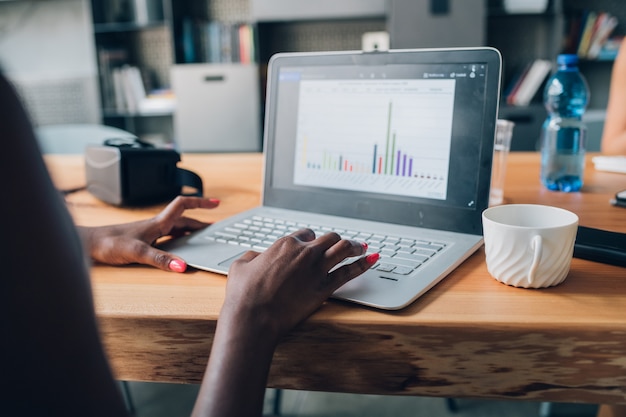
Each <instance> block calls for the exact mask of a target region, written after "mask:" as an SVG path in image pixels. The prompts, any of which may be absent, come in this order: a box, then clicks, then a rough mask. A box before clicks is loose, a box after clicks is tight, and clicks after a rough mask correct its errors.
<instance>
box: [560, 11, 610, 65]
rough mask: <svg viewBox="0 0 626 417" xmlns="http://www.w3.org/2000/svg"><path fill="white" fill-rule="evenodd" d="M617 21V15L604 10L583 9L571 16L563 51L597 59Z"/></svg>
mask: <svg viewBox="0 0 626 417" xmlns="http://www.w3.org/2000/svg"><path fill="white" fill-rule="evenodd" d="M618 23H619V21H618V19H617V17H615V16H614V15H612V14H610V13H608V12H605V11H593V10H584V11H582V12H580V13H578V14H576V15H574V16H572V17H571V18H570V21H569V31H568V37H567V40H566V48H565V51H564V52H565V53H572V54H577V55H578V56H579V57H581V58H585V59H599V57H600V53H601V51H602V50H603V49H604V47H605V45H606V43H607V42H608V40H609V39H610V38H611V35H612V34H613V31H614V30H615V28H616V27H617V24H618Z"/></svg>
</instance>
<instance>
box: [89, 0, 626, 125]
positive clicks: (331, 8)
mask: <svg viewBox="0 0 626 417" xmlns="http://www.w3.org/2000/svg"><path fill="white" fill-rule="evenodd" d="M91 1H92V5H93V9H94V37H95V40H96V47H100V46H110V45H112V46H113V47H115V45H125V47H126V49H127V54H128V62H129V63H130V64H131V65H136V66H137V67H138V68H139V69H140V70H141V73H142V76H143V79H144V81H145V83H146V90H147V91H149V90H150V89H152V88H159V87H160V88H164V87H171V86H172V83H171V73H172V71H174V70H175V67H179V66H185V65H188V64H193V65H194V66H197V65H201V66H202V65H206V66H207V67H206V68H207V69H210V66H211V65H214V66H216V68H220V69H224V68H226V69H227V68H228V66H229V65H232V66H233V67H234V68H236V67H238V66H240V65H252V66H256V70H257V74H258V78H257V79H256V80H255V85H257V86H258V89H259V91H260V94H259V98H260V103H261V104H260V105H261V109H260V113H262V111H263V109H262V105H263V102H264V93H263V88H264V86H265V72H266V64H267V62H268V60H269V57H270V56H271V55H272V54H273V53H276V52H282V51H316V50H346V49H360V47H361V43H360V42H361V35H362V34H363V33H364V32H376V31H382V30H387V31H389V32H390V38H391V41H392V42H391V47H392V48H398V47H432V46H467V45H461V44H459V42H468V39H472V44H473V45H475V44H477V43H482V44H484V45H489V46H494V47H496V48H498V49H499V50H500V51H501V52H502V55H503V61H504V65H503V81H502V91H503V93H504V92H505V90H506V88H507V87H508V85H509V83H511V82H512V81H513V80H514V78H515V77H516V76H517V75H518V74H519V73H520V72H521V71H522V70H523V69H524V68H525V67H526V66H528V65H529V64H530V63H532V62H534V61H535V60H537V59H544V60H548V61H550V62H553V63H554V62H555V61H556V56H557V55H558V54H559V53H561V52H563V51H564V48H565V46H566V40H567V35H568V29H569V25H570V23H571V22H572V21H573V20H574V19H576V18H577V17H580V16H582V14H583V13H584V12H588V11H590V10H593V11H596V12H598V13H599V12H603V11H609V12H610V13H611V15H614V16H615V17H616V18H617V20H618V24H617V26H616V27H615V28H614V31H613V33H614V34H624V33H625V30H624V28H625V27H626V2H623V1H622V0H594V1H592V0H549V1H548V3H547V8H546V9H545V11H542V12H521V13H509V11H507V10H506V9H505V7H504V0H477V1H476V3H471V2H467V1H463V0H456V2H455V0H450V1H448V2H437V1H434V2H433V1H430V0H359V1H356V0H345V1H343V2H342V3H341V5H339V4H335V2H332V1H330V0H325V1H323V2H321V3H320V4H319V7H314V8H312V7H310V5H308V3H306V2H304V0H178V1H176V0H115V1H107V2H105V1H104V0H91ZM129 2H130V3H132V4H134V3H136V2H143V4H148V5H149V6H150V7H151V9H150V10H151V12H150V13H144V14H143V15H144V16H146V15H148V19H145V18H143V19H137V18H136V16H134V15H133V14H132V13H130V14H127V15H124V14H123V13H122V14H121V15H120V14H119V13H118V14H117V16H116V15H115V14H114V15H113V16H114V17H111V13H109V14H108V15H107V14H106V13H103V12H102V10H104V9H107V10H115V5H117V4H118V3H120V4H128V3H129ZM299 2H303V3H302V4H304V6H306V7H304V6H303V7H300V3H299ZM305 3H306V4H305ZM435 3H436V4H440V5H441V4H447V9H446V8H445V7H444V9H441V7H435V8H434V9H433V5H434V4H435ZM470 3H471V6H470V8H471V9H472V10H469V11H468V13H469V12H471V13H472V14H471V16H476V18H471V19H470V18H469V17H468V15H467V13H458V12H459V7H468V6H467V5H468V4H470ZM111 4H114V6H111ZM105 6H106V7H105ZM407 8H410V9H411V10H413V11H411V10H409V9H407ZM416 8H418V9H419V8H422V9H424V12H423V13H422V12H420V13H417V14H418V15H419V19H430V20H425V21H424V24H423V25H418V26H420V27H422V26H424V25H427V24H428V25H430V26H433V25H432V23H433V22H431V20H432V21H437V22H439V23H440V22H442V21H444V22H445V21H446V19H448V20H447V21H448V22H449V23H450V24H436V25H434V27H432V28H431V29H429V30H430V31H431V32H432V33H430V35H429V36H428V37H424V36H423V34H422V35H420V34H416V33H413V32H414V31H415V26H416V25H415V19H414V18H412V19H403V16H413V15H415V10H414V9H416ZM118 9H119V7H118ZM127 9H128V6H127ZM130 10H132V9H130ZM420 10H421V9H420ZM105 11H106V10H105ZM429 13H430V14H433V13H434V14H436V16H435V15H433V16H434V17H433V16H431V17H428V16H429ZM457 14H459V15H461V16H462V17H463V19H462V20H463V21H464V22H468V21H470V20H471V22H470V23H472V24H471V25H467V24H463V25H462V26H461V25H460V24H459V25H457V24H452V19H453V18H454V16H456V15H457ZM107 16H108V17H107ZM120 16H123V18H121V17H120ZM424 16H426V17H424ZM242 24H248V25H250V28H251V32H253V39H254V40H253V41H252V43H251V47H252V49H253V52H252V53H251V56H250V59H249V62H244V63H241V62H239V61H238V60H237V57H231V58H230V62H228V61H229V60H228V59H221V58H220V59H219V61H218V59H217V58H215V52H213V55H212V53H211V52H210V51H211V47H210V45H209V44H210V43H211V42H214V41H215V36H211V35H209V32H210V30H213V31H216V32H221V33H223V32H224V30H225V29H223V27H230V28H231V29H232V28H237V27H238V26H239V25H242ZM211 25H212V26H213V29H210V26H211ZM408 26H411V27H410V28H408V29H407V27H408ZM430 26H429V27H430ZM202 27H204V29H201V28H202ZM217 27H222V29H219V30H218V29H216V28H217ZM451 28H452V29H451ZM437 31H439V32H440V33H439V34H438V33H437ZM442 31H443V32H446V33H445V36H443V35H442V36H439V35H440V34H441V32H442ZM470 31H472V32H470ZM203 32H204V36H202V33H203ZM214 33H215V32H214ZM418 35H419V36H418ZM441 39H446V41H445V42H447V44H446V45H440V44H436V42H439V41H441ZM455 39H456V40H455ZM459 40H460V41H459ZM454 42H456V44H455V45H453V43H454ZM189 45H193V47H191V48H190V47H189ZM213 51H215V48H213ZM580 66H581V70H582V72H583V74H584V75H585V77H586V78H587V80H588V81H589V84H590V88H591V92H592V94H591V102H590V110H599V111H601V110H603V109H604V108H605V106H606V101H607V99H608V84H609V80H610V73H611V69H612V60H610V59H609V60H598V59H583V60H582V61H581V64H580ZM235 71H236V70H235ZM543 81H544V82H545V80H543ZM542 89H543V85H542V86H540V87H539V88H538V89H537V91H536V93H535V94H534V95H533V96H532V97H531V98H530V100H529V102H528V104H527V105H526V104H525V105H522V106H508V105H506V99H505V98H504V97H503V100H502V102H501V103H502V106H501V113H500V117H503V118H511V119H512V120H513V121H516V123H518V127H519V129H516V132H518V131H526V132H533V131H536V132H539V130H540V126H541V123H542V122H543V118H544V117H545V115H544V116H542V115H541V112H542V111H543V110H542V105H541V94H540V91H542ZM103 109H105V111H104V115H105V123H107V124H112V125H114V126H117V127H122V128H127V129H128V130H134V129H136V130H138V131H141V130H150V125H151V124H152V125H154V124H155V123H156V125H157V129H160V130H164V129H165V130H166V129H167V126H165V125H167V123H170V124H171V125H172V126H173V124H172V122H171V119H172V114H171V113H170V114H168V113H167V112H165V111H164V112H163V113H162V114H155V115H151V116H149V115H145V114H136V113H134V114H129V113H125V112H120V111H117V110H116V109H112V110H111V106H109V105H107V106H104V107H103ZM259 118H261V120H262V116H261V115H259ZM529 123H530V124H531V126H530V127H529V128H528V129H527V130H526V128H525V127H524V128H522V127H521V126H522V125H524V126H526V125H527V124H529ZM164 126H165V127H164ZM169 129H170V130H171V136H173V135H174V132H173V127H170V128H169ZM153 130H155V129H153ZM537 134H538V133H537Z"/></svg>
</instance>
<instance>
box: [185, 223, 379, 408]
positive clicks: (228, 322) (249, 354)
mask: <svg viewBox="0 0 626 417" xmlns="http://www.w3.org/2000/svg"><path fill="white" fill-rule="evenodd" d="M365 250H366V245H363V244H360V243H357V242H354V241H348V240H341V239H340V238H339V236H338V235H337V234H334V233H330V234H327V235H324V236H321V237H319V238H318V239H315V235H314V233H313V232H312V231H311V230H308V229H304V230H300V231H298V232H296V233H294V234H292V235H291V236H287V237H285V238H282V239H280V240H279V241H278V242H277V243H276V244H274V245H273V246H272V247H270V248H269V249H268V250H267V251H265V252H264V253H262V254H260V255H259V254H258V253H256V252H248V253H246V254H244V255H243V256H242V257H241V258H240V259H239V260H237V261H236V262H235V263H233V265H232V266H231V268H230V271H229V278H228V283H227V285H226V301H225V303H224V306H223V307H222V310H221V312H220V318H219V321H218V325H217V330H216V335H215V340H214V342H213V347H212V349H211V356H210V359H209V364H208V366H207V370H206V373H205V376H204V379H203V384H202V388H201V390H200V393H199V396H198V399H197V401H196V407H195V409H194V413H193V416H196V417H198V416H202V415H212V416H254V415H260V414H261V411H262V407H263V393H264V389H265V385H266V383H267V376H268V372H269V368H270V364H271V360H272V356H273V354H274V349H275V348H276V345H277V344H278V343H279V341H280V339H281V338H282V337H283V336H285V335H286V334H287V333H288V332H289V330H290V329H292V328H293V327H294V326H296V325H297V324H298V323H300V322H301V321H303V320H304V319H305V318H307V317H308V316H309V315H311V314H312V313H313V312H314V311H315V310H317V309H318V308H319V306H320V305H321V304H322V303H323V302H324V300H326V299H327V298H328V297H330V295H331V294H332V293H333V292H334V291H335V290H336V289H337V288H339V287H341V286H342V285H343V284H345V283H346V282H348V281H349V280H351V279H353V278H354V277H356V276H358V275H360V274H362V273H363V272H364V271H366V270H367V269H369V268H370V267H371V266H372V265H373V264H374V263H376V261H377V260H378V254H372V255H368V256H366V257H362V258H360V259H358V260H357V261H355V262H353V263H351V264H348V265H344V266H342V267H340V268H338V269H336V270H334V271H333V272H330V273H329V271H330V270H331V269H332V268H333V267H334V266H335V265H337V264H338V263H339V262H341V261H342V260H344V259H345V258H346V257H353V256H360V255H362V254H363V253H364V252H365ZM233 390H234V391H233ZM233 392H235V393H246V394H247V397H246V398H245V399H242V398H240V396H239V395H233Z"/></svg>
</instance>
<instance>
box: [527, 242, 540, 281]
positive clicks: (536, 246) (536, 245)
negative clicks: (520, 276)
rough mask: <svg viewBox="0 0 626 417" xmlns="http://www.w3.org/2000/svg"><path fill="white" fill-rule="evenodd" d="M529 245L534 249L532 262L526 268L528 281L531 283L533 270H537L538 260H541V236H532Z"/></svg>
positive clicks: (533, 276) (533, 275) (533, 274)
mask: <svg viewBox="0 0 626 417" xmlns="http://www.w3.org/2000/svg"><path fill="white" fill-rule="evenodd" d="M530 247H531V249H533V250H534V253H533V262H532V264H530V269H529V270H528V283H529V284H532V283H533V280H534V279H535V272H537V268H538V267H539V262H541V253H542V252H543V251H542V248H543V241H542V240H541V236H539V235H537V236H535V237H533V240H531V241H530Z"/></svg>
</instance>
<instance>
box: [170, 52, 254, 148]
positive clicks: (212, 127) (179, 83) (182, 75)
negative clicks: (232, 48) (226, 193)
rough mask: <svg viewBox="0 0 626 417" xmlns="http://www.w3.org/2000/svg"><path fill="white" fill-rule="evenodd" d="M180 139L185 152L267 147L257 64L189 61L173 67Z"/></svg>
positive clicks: (176, 129)
mask: <svg viewBox="0 0 626 417" xmlns="http://www.w3.org/2000/svg"><path fill="white" fill-rule="evenodd" d="M171 79H172V89H173V91H174V94H175V96H176V103H177V104H176V111H175V113H174V143H175V144H176V147H177V149H178V150H179V151H180V152H257V151H260V150H261V142H262V141H261V128H260V126H261V111H260V107H261V106H260V98H259V96H260V92H259V72H258V66H256V65H242V64H185V65H175V66H174V67H172V70H171Z"/></svg>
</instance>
